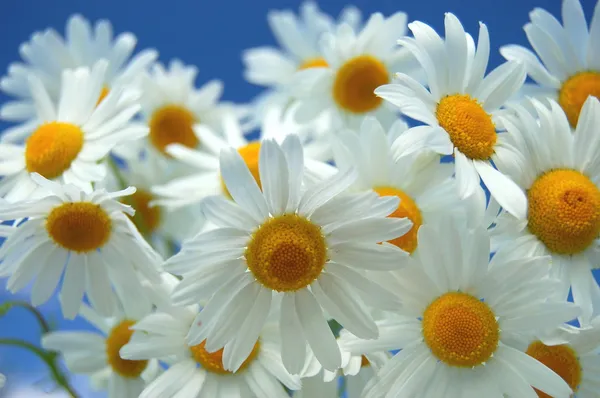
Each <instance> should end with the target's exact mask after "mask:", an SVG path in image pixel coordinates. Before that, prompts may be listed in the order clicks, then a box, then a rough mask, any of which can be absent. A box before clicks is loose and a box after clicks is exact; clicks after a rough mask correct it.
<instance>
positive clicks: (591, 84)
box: [500, 0, 600, 128]
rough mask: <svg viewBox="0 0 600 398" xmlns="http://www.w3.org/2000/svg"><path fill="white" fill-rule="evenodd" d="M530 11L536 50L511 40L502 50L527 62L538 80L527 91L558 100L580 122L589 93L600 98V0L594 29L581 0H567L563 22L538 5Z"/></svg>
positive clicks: (528, 31) (527, 28)
mask: <svg viewBox="0 0 600 398" xmlns="http://www.w3.org/2000/svg"><path fill="white" fill-rule="evenodd" d="M529 17H530V19H531V21H530V22H529V23H527V24H526V25H525V28H524V29H525V34H526V35H527V38H528V39H529V43H530V44H531V46H532V47H533V50H534V51H535V52H533V51H531V50H529V49H527V48H525V47H523V46H519V45H507V46H503V47H501V48H500V53H501V54H502V55H503V56H504V58H506V59H508V60H518V61H520V62H523V63H524V64H525V66H526V68H527V74H528V75H529V77H530V78H531V79H533V80H534V81H535V83H537V85H526V86H525V87H524V90H523V91H524V93H525V94H528V95H531V96H534V97H538V98H552V99H554V100H556V101H558V103H559V104H560V106H561V107H562V109H563V110H564V111H565V113H566V115H567V118H568V119H569V123H570V124H571V127H572V128H575V126H576V125H577V120H578V119H579V115H580V113H581V107H582V106H583V103H584V102H585V100H586V99H587V97H588V96H590V95H591V96H594V97H596V98H600V38H599V36H598V34H599V33H598V32H599V31H600V3H596V6H595V8H594V15H593V16H592V22H591V24H590V26H589V30H588V24H587V22H586V20H585V14H584V12H583V8H582V7H581V3H580V2H579V0H563V2H562V20H563V23H562V25H561V24H560V22H559V21H558V20H557V19H556V18H555V17H554V16H553V15H552V14H550V13H549V12H548V11H546V10H544V9H543V8H536V9H534V10H533V11H531V13H530V14H529Z"/></svg>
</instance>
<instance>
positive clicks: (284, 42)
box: [242, 1, 361, 127]
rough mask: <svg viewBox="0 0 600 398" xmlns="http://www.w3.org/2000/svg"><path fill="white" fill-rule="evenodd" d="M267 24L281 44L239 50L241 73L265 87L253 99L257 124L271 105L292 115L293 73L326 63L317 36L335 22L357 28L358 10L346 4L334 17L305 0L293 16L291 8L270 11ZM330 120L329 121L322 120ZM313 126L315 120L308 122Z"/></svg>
mask: <svg viewBox="0 0 600 398" xmlns="http://www.w3.org/2000/svg"><path fill="white" fill-rule="evenodd" d="M267 19H268V22H269V26H270V28H271V30H272V31H273V34H274V36H275V39H276V40H277V43H278V44H279V47H280V48H274V47H268V46H263V47H257V48H251V49H248V50H246V51H244V53H243V54H242V58H243V61H244V64H245V67H246V70H245V71H244V75H245V77H246V80H248V81H249V82H251V83H254V84H257V85H261V86H265V87H268V88H269V90H268V91H267V92H266V93H264V94H262V95H261V96H260V97H259V99H258V100H257V101H256V103H255V105H256V110H257V112H255V116H256V117H255V122H257V124H260V123H261V122H262V120H263V118H264V117H265V116H266V114H267V112H268V110H270V109H271V108H273V107H275V108H282V109H283V110H284V112H282V114H281V117H282V118H283V117H289V116H291V117H293V115H294V113H295V109H296V107H295V106H294V100H293V98H292V96H291V93H290V90H289V88H290V87H289V84H290V82H291V81H292V78H293V76H294V73H295V72H296V71H298V70H303V69H308V68H323V67H327V66H328V65H327V61H326V60H325V58H324V56H323V53H322V49H321V47H320V46H319V39H320V38H321V36H322V34H323V33H324V32H333V31H335V28H336V26H337V24H339V23H348V24H349V25H350V26H352V27H353V28H354V29H358V26H359V25H360V23H361V16H360V12H359V11H358V10H357V9H356V8H354V7H347V8H345V9H344V10H343V11H342V13H341V15H340V18H339V21H334V20H333V18H331V17H330V16H329V15H327V14H324V13H323V12H321V10H319V8H318V6H317V4H316V3H314V2H312V1H305V2H303V3H302V5H301V6H300V13H299V15H298V16H296V15H295V14H294V13H293V12H292V11H290V10H283V11H277V10H273V11H270V12H269V14H268V16H267ZM324 122H325V124H327V125H328V124H329V121H328V120H326V121H324ZM309 125H312V126H313V127H316V126H315V123H309Z"/></svg>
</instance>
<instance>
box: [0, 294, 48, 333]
mask: <svg viewBox="0 0 600 398" xmlns="http://www.w3.org/2000/svg"><path fill="white" fill-rule="evenodd" d="M13 307H21V308H24V309H26V310H27V311H29V312H31V314H32V315H33V316H34V317H35V319H36V320H37V322H38V323H39V324H40V328H41V329H42V334H46V333H48V332H50V330H51V328H50V325H49V324H48V322H47V321H46V319H45V318H44V316H43V315H42V313H41V312H40V311H38V309H37V308H35V307H34V306H32V305H31V304H29V303H28V302H26V301H9V302H7V303H4V305H2V307H0V308H1V309H0V316H2V315H4V314H5V313H6V312H8V311H9V310H10V309H11V308H13Z"/></svg>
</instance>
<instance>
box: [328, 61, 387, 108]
mask: <svg viewBox="0 0 600 398" xmlns="http://www.w3.org/2000/svg"><path fill="white" fill-rule="evenodd" d="M389 80H390V79H389V73H388V70H387V68H386V67H385V65H384V64H383V62H381V61H380V60H378V59H377V58H375V57H373V56H371V55H359V56H358V57H356V58H352V59H350V60H348V61H347V62H346V63H345V64H344V65H342V66H341V67H340V69H339V70H338V71H337V74H336V76H335V81H334V82H333V99H334V100H335V102H336V103H337V104H338V106H339V107H340V108H342V109H345V110H346V111H348V112H352V113H365V112H369V111H372V110H374V109H376V108H378V107H379V105H381V103H382V101H383V100H382V99H381V98H379V97H377V96H376V95H375V93H374V91H375V89H376V88H377V87H379V86H382V85H384V84H387V83H389Z"/></svg>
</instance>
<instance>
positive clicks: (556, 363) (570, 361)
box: [527, 341, 582, 398]
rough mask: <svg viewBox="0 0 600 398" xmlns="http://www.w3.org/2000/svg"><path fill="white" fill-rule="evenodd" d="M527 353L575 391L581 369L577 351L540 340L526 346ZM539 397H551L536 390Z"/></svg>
mask: <svg viewBox="0 0 600 398" xmlns="http://www.w3.org/2000/svg"><path fill="white" fill-rule="evenodd" d="M527 355H529V356H531V357H533V358H535V359H537V360H538V361H540V362H541V363H543V364H544V365H546V366H547V367H548V368H550V369H552V370H553V371H554V373H556V374H557V375H559V376H560V377H562V379H563V380H564V381H565V382H566V383H567V384H568V385H569V386H570V387H571V389H572V390H573V392H577V389H578V388H579V383H581V378H582V369H581V364H580V363H579V358H578V357H577V353H576V352H575V351H574V350H573V349H572V348H571V347H569V346H568V345H564V344H563V345H555V346H547V345H545V344H544V343H542V342H541V341H534V342H533V343H531V344H530V345H529V347H528V348H527ZM536 392H537V394H538V396H539V397H540V398H552V397H551V396H550V395H548V394H545V393H543V392H542V391H539V390H536Z"/></svg>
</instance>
